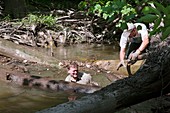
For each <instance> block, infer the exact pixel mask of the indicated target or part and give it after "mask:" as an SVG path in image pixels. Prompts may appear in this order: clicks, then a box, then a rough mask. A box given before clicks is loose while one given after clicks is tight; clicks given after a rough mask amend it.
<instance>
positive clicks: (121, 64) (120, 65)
mask: <svg viewBox="0 0 170 113" xmlns="http://www.w3.org/2000/svg"><path fill="white" fill-rule="evenodd" d="M122 66H123V67H126V65H125V62H124V60H122V61H120V62H119V64H118V65H117V68H116V70H119V68H120V67H122Z"/></svg>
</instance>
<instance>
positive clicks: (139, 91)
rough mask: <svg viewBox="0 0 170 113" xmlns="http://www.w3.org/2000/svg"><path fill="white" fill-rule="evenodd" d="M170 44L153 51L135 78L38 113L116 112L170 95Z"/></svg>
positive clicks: (158, 46)
mask: <svg viewBox="0 0 170 113" xmlns="http://www.w3.org/2000/svg"><path fill="white" fill-rule="evenodd" d="M169 42H170V41H168V40H167V41H166V42H162V43H160V44H158V45H157V46H155V47H156V48H157V49H154V48H152V49H153V50H154V51H152V53H151V54H150V55H149V57H148V58H147V60H146V62H145V64H144V65H143V66H142V67H141V68H140V69H139V70H138V71H137V72H136V73H135V74H134V75H133V76H130V77H128V78H125V79H121V80H118V81H116V82H114V83H112V84H111V85H109V86H107V87H105V88H103V89H101V90H100V91H97V92H95V93H93V94H90V95H87V96H84V97H82V98H81V99H79V100H76V101H73V102H68V103H64V104H61V105H58V106H56V107H53V108H49V109H45V110H42V111H38V112H37V113H64V112H65V113H114V112H116V111H119V110H121V109H123V108H126V107H128V106H131V105H134V104H137V103H140V102H142V101H145V100H148V99H151V98H154V97H158V96H161V95H164V94H167V93H168V92H170V48H169V47H168V46H167V45H169ZM158 48H160V49H158Z"/></svg>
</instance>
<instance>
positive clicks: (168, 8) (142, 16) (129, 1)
mask: <svg viewBox="0 0 170 113" xmlns="http://www.w3.org/2000/svg"><path fill="white" fill-rule="evenodd" d="M166 3H167V2H165V1H160V2H156V0H152V1H150V0H113V1H110V0H95V1H93V0H88V1H83V2H81V3H80V4H79V7H80V8H81V9H84V10H85V11H87V14H88V15H89V14H91V13H92V14H94V15H97V16H99V17H101V18H104V19H105V20H107V21H113V22H115V23H116V28H117V29H120V28H121V29H124V28H125V27H127V26H126V23H127V22H143V23H146V24H150V23H154V27H153V30H152V31H151V32H150V35H154V34H157V33H160V32H162V39H165V38H166V37H168V36H169V34H170V32H169V30H170V23H169V20H170V5H165V4H166ZM151 4H154V5H155V7H152V6H151ZM162 4H163V5H162ZM162 25H163V26H162Z"/></svg>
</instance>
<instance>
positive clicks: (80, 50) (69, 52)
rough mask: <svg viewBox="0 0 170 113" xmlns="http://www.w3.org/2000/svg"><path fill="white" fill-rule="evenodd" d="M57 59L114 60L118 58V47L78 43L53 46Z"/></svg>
mask: <svg viewBox="0 0 170 113" xmlns="http://www.w3.org/2000/svg"><path fill="white" fill-rule="evenodd" d="M54 56H56V57H57V59H61V60H63V59H70V60H81V61H82V60H89V59H92V58H94V59H96V60H115V59H118V48H117V47H115V46H113V45H102V44H79V45H72V46H66V47H62V46H60V47H57V48H54Z"/></svg>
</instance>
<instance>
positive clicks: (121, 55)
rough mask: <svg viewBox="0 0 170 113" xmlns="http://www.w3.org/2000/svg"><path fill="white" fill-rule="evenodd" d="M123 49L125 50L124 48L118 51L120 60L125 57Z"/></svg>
mask: <svg viewBox="0 0 170 113" xmlns="http://www.w3.org/2000/svg"><path fill="white" fill-rule="evenodd" d="M125 51H126V49H125V48H121V49H120V53H119V58H120V61H123V60H124V59H125Z"/></svg>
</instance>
